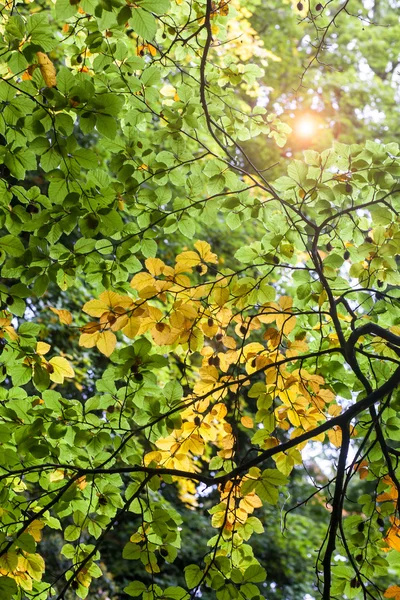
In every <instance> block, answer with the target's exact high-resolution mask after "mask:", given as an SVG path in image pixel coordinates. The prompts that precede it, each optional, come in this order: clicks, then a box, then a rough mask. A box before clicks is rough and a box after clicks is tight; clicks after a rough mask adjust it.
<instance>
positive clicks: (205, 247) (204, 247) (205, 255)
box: [194, 240, 218, 264]
mask: <svg viewBox="0 0 400 600" xmlns="http://www.w3.org/2000/svg"><path fill="white" fill-rule="evenodd" d="M194 247H195V248H196V250H197V252H198V253H199V254H200V256H201V258H202V259H203V260H204V261H205V262H208V263H214V264H216V263H217V262H218V257H217V255H216V254H214V253H213V252H211V246H210V244H209V243H208V242H202V241H200V240H199V241H198V242H196V243H195V245H194Z"/></svg>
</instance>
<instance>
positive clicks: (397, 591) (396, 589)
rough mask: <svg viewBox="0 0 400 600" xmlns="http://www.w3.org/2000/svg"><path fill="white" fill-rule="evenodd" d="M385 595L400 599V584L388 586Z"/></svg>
mask: <svg viewBox="0 0 400 600" xmlns="http://www.w3.org/2000/svg"><path fill="white" fill-rule="evenodd" d="M383 596H384V597H385V598H394V600H400V586H398V585H391V586H390V587H388V589H387V590H386V592H385V593H384V594H383Z"/></svg>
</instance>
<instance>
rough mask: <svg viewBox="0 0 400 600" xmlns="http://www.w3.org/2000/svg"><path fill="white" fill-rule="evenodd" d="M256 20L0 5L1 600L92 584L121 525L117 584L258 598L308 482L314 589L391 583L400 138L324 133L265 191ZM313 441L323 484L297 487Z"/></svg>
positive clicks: (326, 592)
mask: <svg viewBox="0 0 400 600" xmlns="http://www.w3.org/2000/svg"><path fill="white" fill-rule="evenodd" d="M250 8H251V5H250ZM297 10H300V9H299V7H298V6H297ZM330 10H332V11H335V10H338V9H337V8H336V9H335V8H331V9H327V10H326V11H324V14H321V30H320V31H324V29H323V28H324V27H325V28H326V32H327V33H326V35H328V33H329V32H330V29H329V25H330V24H332V23H333V22H334V21H335V19H336V18H339V16H340V15H339V13H340V12H341V11H342V9H340V10H339V12H338V13H336V12H333V13H330V12H329V11H330ZM248 13H249V11H248V8H247V12H246V11H244V10H243V7H242V6H240V4H239V3H237V2H233V1H232V2H225V1H220V2H213V1H211V0H203V1H198V2H192V1H189V0H174V1H173V2H171V3H170V2H169V1H168V0H137V1H136V2H135V3H130V2H125V3H124V2H122V1H120V0H99V1H97V0H96V1H95V0H80V1H79V0H78V1H76V0H56V1H55V2H54V3H53V2H51V3H50V2H42V3H40V4H39V3H38V4H30V3H22V2H11V1H9V0H7V2H6V3H5V4H4V3H3V4H2V8H1V15H2V25H1V35H2V38H1V42H0V47H1V60H2V62H1V67H0V68H1V74H2V79H1V81H0V101H1V103H2V112H1V115H0V134H1V136H2V138H1V141H2V145H1V146H0V161H1V167H0V169H1V170H0V177H1V178H0V191H1V206H0V208H1V217H0V218H1V228H2V237H1V239H0V250H1V265H2V266H1V283H0V295H1V296H0V297H1V302H2V304H1V318H0V332H1V342H2V353H1V363H2V364H1V368H2V370H1V379H2V381H3V383H4V386H3V389H2V390H1V403H0V465H1V466H0V485H1V490H0V498H1V505H0V511H1V532H0V575H1V578H0V591H1V597H2V598H4V599H5V600H8V599H22V598H36V599H38V600H41V599H43V600H44V599H46V598H57V599H61V598H74V597H79V598H85V597H87V596H88V594H89V590H90V589H93V584H92V580H96V579H98V578H101V577H104V571H105V568H104V565H103V563H102V556H103V557H104V555H105V554H106V553H107V550H105V548H106V547H107V544H108V543H109V540H110V538H112V536H113V535H114V536H117V537H118V535H120V532H121V531H122V532H123V534H122V535H123V536H124V533H125V529H124V524H126V525H128V526H129V527H131V530H130V531H129V533H127V534H126V536H125V539H123V542H122V543H123V548H122V551H121V548H118V546H119V544H116V546H117V550H116V551H117V552H118V551H120V553H121V555H122V556H121V558H122V559H123V560H124V561H126V564H128V565H129V564H130V562H129V561H133V564H135V565H136V567H135V569H134V570H133V571H134V575H135V576H133V577H132V579H131V581H129V582H126V586H125V588H124V593H125V594H126V595H127V596H128V597H129V596H131V597H139V596H141V597H143V599H144V600H151V599H153V598H164V599H166V600H167V599H169V600H172V599H176V600H184V599H186V598H193V597H195V596H196V595H199V594H202V596H204V597H210V598H214V597H216V598H217V599H218V600H228V599H230V598H252V599H254V600H256V599H257V598H263V597H264V596H263V589H264V586H263V583H264V581H265V579H266V569H265V567H267V569H269V565H270V563H271V568H272V570H273V569H274V564H273V562H272V561H271V560H270V558H268V551H267V550H265V548H264V549H263V548H260V545H261V543H260V540H261V539H264V538H262V536H263V535H265V534H264V524H265V525H266V529H267V533H266V536H267V538H266V539H269V538H272V537H275V535H278V532H277V531H276V529H277V521H276V520H275V522H274V528H273V535H271V531H268V516H269V515H271V514H273V515H274V519H276V514H277V513H276V512H273V513H272V512H269V511H272V510H273V509H272V508H271V507H275V506H278V507H279V508H280V509H281V510H282V511H283V510H284V508H288V507H287V506H285V505H286V503H287V502H288V498H290V492H293V491H294V490H297V491H295V494H294V503H293V505H292V506H291V507H290V508H299V509H300V507H301V506H302V505H304V504H305V503H306V502H307V498H308V499H309V500H310V501H313V502H314V503H315V505H316V506H317V508H316V509H315V514H318V515H319V517H320V524H321V527H315V528H314V529H313V530H312V535H310V536H309V537H310V539H309V540H308V539H307V540H305V539H304V537H305V535H306V534H305V530H306V528H307V527H308V525H309V523H310V521H311V520H312V519H311V518H310V515H309V514H308V513H307V512H303V514H301V515H300V516H299V517H298V520H297V522H291V516H290V515H289V517H288V521H287V523H288V528H287V532H286V535H290V536H293V539H295V540H297V542H296V543H297V544H298V545H297V546H296V548H298V549H299V550H298V552H299V555H300V556H301V557H302V556H306V554H307V551H308V549H309V547H310V544H312V547H313V548H314V549H315V551H317V552H318V554H317V555H316V559H315V568H316V580H315V590H318V593H319V594H320V596H321V597H322V598H323V599H324V600H327V599H329V598H362V597H367V596H368V597H370V598H380V597H381V596H382V594H383V593H384V594H385V596H386V597H388V598H390V597H394V598H396V596H397V595H398V587H397V586H396V585H395V582H393V581H388V578H387V573H388V571H391V572H392V573H396V572H398V571H399V550H400V542H399V540H400V521H399V515H398V498H399V491H400V483H399V475H398V469H397V462H398V457H399V455H400V450H398V449H397V446H398V442H399V440H400V437H399V431H400V421H399V419H398V417H397V411H398V409H399V396H398V392H397V388H398V385H399V382H400V362H399V357H400V329H399V318H398V308H399V297H400V293H399V289H398V286H399V273H398V265H397V260H398V259H397V257H398V254H399V253H400V250H399V249H400V219H399V209H400V206H399V192H400V188H399V186H398V183H397V182H398V178H399V176H400V150H399V146H398V144H397V143H395V142H391V143H387V144H381V143H378V142H371V141H367V142H366V143H365V144H362V145H358V144H351V145H345V144H342V143H339V142H336V143H334V144H333V147H332V148H330V149H325V150H323V151H322V152H317V151H315V150H311V149H309V150H306V151H305V152H304V156H303V159H302V160H297V159H296V160H293V161H292V162H291V163H290V164H289V166H288V168H287V173H286V174H284V175H282V176H280V177H278V178H277V179H276V180H274V181H273V182H272V181H271V180H270V179H269V178H267V176H266V173H265V172H264V171H263V170H259V169H258V168H257V166H256V165H255V164H254V162H253V161H252V159H251V156H250V155H249V154H247V151H246V149H247V146H246V149H245V148H244V147H243V143H246V142H248V141H249V140H252V139H253V138H255V137H257V136H258V138H259V140H265V139H267V138H269V139H270V140H272V141H273V143H274V144H276V146H277V147H279V148H281V147H283V146H284V145H285V143H286V140H287V135H288V134H289V133H290V128H289V127H288V125H287V124H286V123H285V122H283V120H281V119H280V118H278V117H277V116H276V114H273V113H272V112H270V111H268V110H267V109H265V108H263V107H261V106H259V105H257V103H256V102H254V98H257V95H258V94H259V87H258V86H259V84H258V83H257V79H258V78H260V77H262V76H263V71H262V70H261V68H260V66H258V64H257V62H259V63H260V64H263V66H264V67H266V68H267V69H268V68H269V65H266V64H265V61H266V59H267V57H268V58H269V59H270V60H271V61H272V63H273V64H275V63H276V64H278V63H279V60H278V59H279V57H278V58H277V55H276V54H275V53H274V52H273V51H271V50H268V49H266V46H264V45H263V44H262V40H261V39H260V38H259V37H257V36H255V37H254V39H253V41H252V42H251V43H250V42H247V43H246V44H245V45H244V47H242V50H239V48H240V46H238V44H237V42H236V41H235V40H236V39H237V38H236V37H235V35H233V34H234V33H235V32H236V33H238V34H240V35H243V36H248V37H244V38H243V39H245V40H246V39H247V40H249V39H252V38H251V35H253V34H252V32H251V30H249V27H250V21H249V19H251V18H252V15H251V13H250V14H248ZM307 14H308V12H307V10H306V12H305V15H307ZM329 14H331V15H332V14H334V15H335V19H331V20H330V21H329V19H328V25H325V23H326V21H324V20H323V19H326V18H327V17H329ZM312 15H313V13H312ZM318 18H319V17H318V16H315V15H314V16H313V17H312V19H311V23H312V24H313V25H314V26H315V23H316V22H317V20H318ZM254 20H256V17H255V18H254ZM321 48H322V46H321ZM263 61H264V62H263ZM267 72H268V71H267ZM213 227H214V228H215V227H216V230H217V235H214V238H215V237H217V238H218V236H219V238H220V239H215V240H214V242H215V243H213V244H212V245H211V244H210V241H207V240H205V239H204V237H207V236H206V235H204V234H205V233H206V232H207V231H212V229H213ZM250 231H251V232H253V237H250V235H249V232H250ZM231 232H232V233H231ZM221 234H222V235H221ZM227 234H228V235H227ZM212 237H213V236H211V235H210V239H211V238H212ZM224 238H226V239H224ZM315 443H317V444H319V445H320V447H324V448H326V452H327V456H328V457H329V458H330V462H331V465H332V467H333V468H331V471H332V472H331V473H330V474H329V477H330V478H328V479H327V476H326V474H325V475H321V474H319V475H318V473H317V472H316V471H317V468H316V467H314V471H315V476H314V478H312V479H311V484H312V485H311V484H308V486H304V485H303V486H300V492H299V491H298V489H297V488H296V483H295V479H296V474H298V473H300V472H301V469H302V465H303V463H304V462H307V460H308V454H309V453H310V452H311V450H312V448H313V447H314V445H315ZM333 471H335V472H333ZM306 487H308V488H310V489H305V488H306ZM176 494H177V495H178V499H177V498H176ZM303 494H307V495H306V497H305V498H304V496H303ZM299 496H300V497H299ZM324 504H327V505H328V507H329V515H328V514H327V512H326V511H325V510H323V509H321V507H322V506H323V505H324ZM204 507H205V508H206V510H207V513H208V518H207V520H205V519H204V516H203V515H199V514H198V513H200V512H203V508H204ZM189 511H193V514H196V518H193V523H192V526H193V531H195V530H197V531H199V532H200V533H201V543H200V544H199V546H200V548H201V550H202V552H203V554H202V556H201V557H200V556H199V555H198V553H197V551H196V552H193V554H192V556H193V561H192V562H189V563H188V561H187V560H186V558H185V556H186V557H187V552H186V547H187V545H188V544H189V542H188V531H187V525H188V523H189V525H190V524H191V520H190V518H188V516H187V514H188V512H189ZM290 512H291V511H290ZM321 513H322V514H321ZM257 515H259V516H260V517H261V518H259V516H257ZM183 516H185V519H186V520H185V523H184V522H183ZM196 519H199V520H200V524H196ZM321 529H323V531H322V530H321ZM52 530H53V533H52ZM200 533H199V534H198V535H199V536H200ZM207 533H209V534H210V535H209V539H208V538H207V539H206V538H205V535H206V534H207ZM52 536H53V537H52ZM61 538H62V540H63V542H62V543H63V545H62V547H61V549H60V554H61V557H62V558H61V559H60V563H59V564H60V565H63V567H62V568H61V569H58V568H57V570H56V573H54V570H53V572H52V571H51V570H49V569H48V568H47V569H46V561H45V560H44V556H45V555H46V550H44V551H42V552H41V548H42V547H43V548H45V545H46V541H48V540H49V539H54V540H58V541H60V539H61ZM57 543H58V542H57ZM318 549H319V550H318ZM196 550H197V549H196ZM288 554H289V555H290V552H289V553H288ZM46 560H47V563H49V562H50V563H51V558H50V557H47V556H46ZM291 560H293V561H294V558H293V557H292V558H291ZM61 561H62V562H61ZM174 563H175V564H178V565H180V566H181V569H180V573H179V574H178V573H176V572H175V574H174V570H173V567H170V566H169V565H173V564H174ZM125 568H127V569H128V572H131V573H132V569H130V567H129V566H128V567H125ZM164 571H165V572H166V573H167V575H166V576H165V577H164V576H163V572H164ZM182 571H183V577H182ZM275 579H279V577H276V578H275ZM295 584H296V585H297V586H300V587H297V590H298V592H296V593H298V594H299V593H306V592H308V589H307V588H306V587H303V588H302V587H301V582H299V581H297V582H295ZM94 585H95V584H94ZM279 585H280V586H281V589H280V590H278V593H280V592H282V594H283V593H286V592H285V591H284V590H282V588H283V587H284V586H285V585H286V583H285V580H283V581H281V582H279ZM267 593H268V594H269V595H268V596H266V597H270V596H271V594H274V595H275V592H274V591H273V590H272V591H271V592H267ZM289 593H290V592H288V593H287V596H289ZM271 597H272V596H271ZM275 597H278V596H276V595H275Z"/></svg>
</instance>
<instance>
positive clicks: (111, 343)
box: [96, 331, 117, 356]
mask: <svg viewBox="0 0 400 600" xmlns="http://www.w3.org/2000/svg"><path fill="white" fill-rule="evenodd" d="M116 344H117V338H116V337H115V335H114V334H113V332H112V331H102V332H101V333H99V337H98V340H97V342H96V346H97V348H98V349H99V350H100V352H101V353H102V354H105V355H106V356H110V354H112V353H113V352H114V348H115V346H116Z"/></svg>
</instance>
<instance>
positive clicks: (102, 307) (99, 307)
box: [82, 291, 133, 317]
mask: <svg viewBox="0 0 400 600" xmlns="http://www.w3.org/2000/svg"><path fill="white" fill-rule="evenodd" d="M132 304H133V302H132V300H131V298H129V296H121V295H120V294H117V293H116V292H112V291H105V292H102V293H101V294H100V296H99V297H98V299H95V300H89V302H86V304H84V305H83V309H82V310H83V311H84V312H85V313H87V314H88V315H90V316H91V317H101V316H102V315H103V314H104V313H105V312H109V311H112V310H113V309H114V308H116V307H117V306H120V307H121V308H128V307H129V306H131V305H132Z"/></svg>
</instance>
